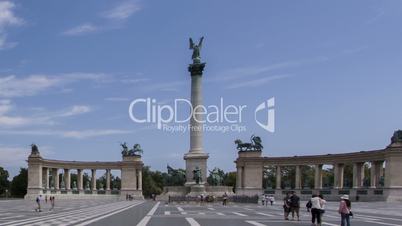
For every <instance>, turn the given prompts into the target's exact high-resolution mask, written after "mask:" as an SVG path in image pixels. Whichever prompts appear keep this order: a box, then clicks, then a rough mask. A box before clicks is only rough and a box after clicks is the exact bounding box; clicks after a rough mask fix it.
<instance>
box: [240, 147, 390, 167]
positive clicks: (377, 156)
mask: <svg viewBox="0 0 402 226" xmlns="http://www.w3.org/2000/svg"><path fill="white" fill-rule="evenodd" d="M387 151H388V150H387V149H380V150H371V151H360V152H350V153H340V154H323V155H303V156H297V155H295V156H288V157H257V156H245V157H242V154H241V153H240V152H239V157H238V158H237V160H236V163H237V164H244V163H247V164H252V163H256V164H263V165H282V166H292V165H320V164H323V165H333V164H338V163H363V162H373V161H384V160H385V158H386V153H387Z"/></svg>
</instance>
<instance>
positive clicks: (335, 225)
mask: <svg viewBox="0 0 402 226" xmlns="http://www.w3.org/2000/svg"><path fill="white" fill-rule="evenodd" d="M321 224H323V225H329V226H339V224H331V223H327V222H322V223H321Z"/></svg>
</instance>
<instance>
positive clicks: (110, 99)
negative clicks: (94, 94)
mask: <svg viewBox="0 0 402 226" xmlns="http://www.w3.org/2000/svg"><path fill="white" fill-rule="evenodd" d="M105 100H106V101H129V100H130V99H128V98H126V97H107V98H105Z"/></svg>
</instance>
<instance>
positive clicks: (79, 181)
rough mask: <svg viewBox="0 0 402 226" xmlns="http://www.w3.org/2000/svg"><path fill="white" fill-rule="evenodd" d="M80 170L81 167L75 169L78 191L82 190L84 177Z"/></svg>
mask: <svg viewBox="0 0 402 226" xmlns="http://www.w3.org/2000/svg"><path fill="white" fill-rule="evenodd" d="M82 171H83V170H82V169H77V186H78V191H80V192H81V191H83V190H84V177H83V173H82Z"/></svg>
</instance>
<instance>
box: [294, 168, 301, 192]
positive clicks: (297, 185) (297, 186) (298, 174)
mask: <svg viewBox="0 0 402 226" xmlns="http://www.w3.org/2000/svg"><path fill="white" fill-rule="evenodd" d="M295 189H301V171H300V166H296V178H295Z"/></svg>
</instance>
